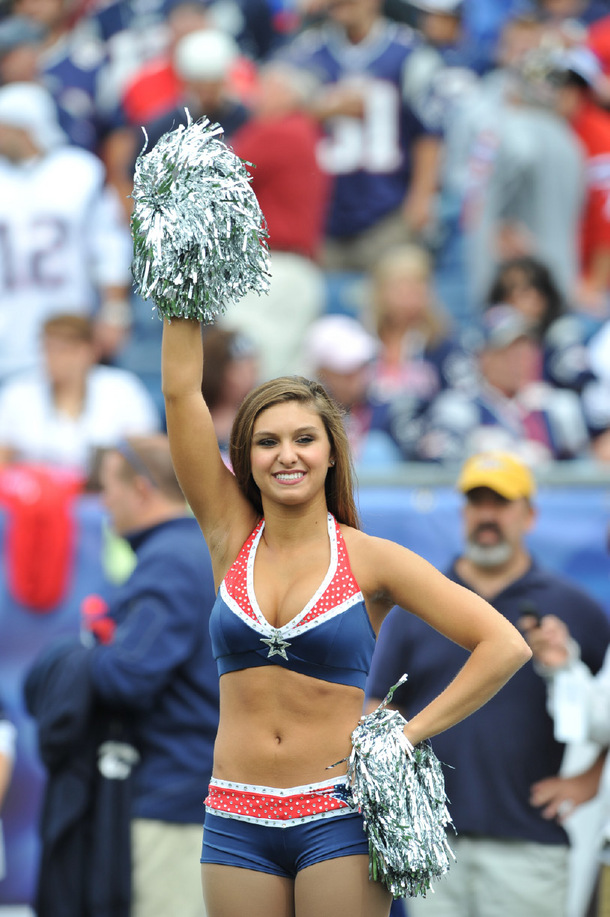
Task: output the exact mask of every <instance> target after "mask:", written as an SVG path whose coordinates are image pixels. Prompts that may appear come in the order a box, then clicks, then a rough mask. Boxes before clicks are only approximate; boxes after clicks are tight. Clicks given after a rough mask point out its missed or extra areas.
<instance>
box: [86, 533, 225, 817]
mask: <svg viewBox="0 0 610 917" xmlns="http://www.w3.org/2000/svg"><path fill="white" fill-rule="evenodd" d="M128 541H129V542H130V544H131V546H132V548H133V550H134V551H135V553H136V557H137V564H136V567H135V569H134V571H133V573H132V575H131V576H130V577H129V579H128V580H127V582H126V583H124V584H123V585H122V586H121V587H120V588H119V589H118V590H117V593H116V595H115V596H114V598H113V600H112V601H111V606H110V607H111V613H112V615H113V617H115V619H116V621H117V624H118V626H117V629H116V631H115V635H114V640H113V642H112V643H110V644H107V645H99V646H96V647H94V648H93V649H92V650H90V653H91V660H90V664H91V677H92V681H93V685H94V690H95V693H96V695H97V696H98V697H99V698H100V699H102V700H103V701H104V702H105V704H106V705H107V706H110V707H111V708H118V709H120V710H121V711H124V712H126V713H127V712H132V713H133V714H135V716H134V735H133V739H134V744H135V746H136V748H137V749H138V751H139V754H140V762H139V764H138V765H137V767H136V768H135V771H134V778H133V812H132V814H133V816H134V817H137V818H151V819H159V820H161V821H168V822H181V823H192V824H197V823H202V822H203V812H204V810H203V800H204V799H205V796H206V794H207V787H208V783H209V780H210V775H211V772H212V753H213V744H214V739H215V737H216V729H217V726H218V675H217V672H216V665H215V663H214V660H213V658H212V652H211V648H210V638H209V632H208V619H209V615H210V612H211V610H212V606H213V605H214V601H215V598H216V596H215V592H214V581H213V576H212V567H211V563H210V558H209V554H208V551H207V547H206V544H205V541H204V539H203V536H202V534H201V531H200V530H199V527H198V525H197V523H196V522H195V520H194V519H192V518H189V517H183V518H177V519H172V520H170V521H168V522H164V523H162V524H160V525H157V526H153V527H152V528H149V529H145V530H142V531H139V532H135V533H133V534H132V535H130V536H128Z"/></svg>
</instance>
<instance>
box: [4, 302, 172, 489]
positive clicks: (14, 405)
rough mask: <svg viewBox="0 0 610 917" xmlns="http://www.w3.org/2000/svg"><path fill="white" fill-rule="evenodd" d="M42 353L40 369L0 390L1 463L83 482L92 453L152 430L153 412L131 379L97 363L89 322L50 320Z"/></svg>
mask: <svg viewBox="0 0 610 917" xmlns="http://www.w3.org/2000/svg"><path fill="white" fill-rule="evenodd" d="M42 349H43V354H44V365H43V367H42V368H41V370H40V371H35V372H33V373H31V374H26V375H23V376H20V377H18V378H16V379H14V380H10V381H8V382H7V383H6V384H5V385H4V387H3V388H2V389H1V390H0V464H1V463H5V462H8V461H18V462H34V463H38V464H47V465H55V466H61V467H65V468H70V469H72V470H74V471H78V472H80V473H81V474H83V475H84V476H85V477H86V476H87V475H88V474H89V473H90V472H91V463H92V461H93V458H94V455H95V450H96V449H101V448H110V447H112V446H115V445H116V444H117V443H118V442H119V441H120V440H121V439H123V438H124V437H125V436H129V435H133V436H137V435H148V434H152V433H156V432H158V430H159V427H160V418H159V414H158V412H157V409H156V407H155V405H154V404H153V402H152V400H151V398H150V396H149V395H148V393H147V391H146V389H145V388H144V386H143V385H142V383H141V382H140V380H139V379H138V378H137V376H135V375H133V374H132V373H130V372H128V371H127V370H123V369H115V368H114V367H111V366H100V365H98V364H96V362H95V344H94V326H93V322H92V321H91V319H89V318H86V317H85V316H82V315H71V314H59V315H53V316H51V317H50V318H48V319H47V320H46V321H45V323H44V324H43V327H42Z"/></svg>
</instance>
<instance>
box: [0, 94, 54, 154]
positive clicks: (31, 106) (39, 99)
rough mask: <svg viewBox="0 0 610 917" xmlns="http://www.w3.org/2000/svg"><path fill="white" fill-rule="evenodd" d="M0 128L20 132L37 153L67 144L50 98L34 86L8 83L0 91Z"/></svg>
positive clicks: (49, 95)
mask: <svg viewBox="0 0 610 917" xmlns="http://www.w3.org/2000/svg"><path fill="white" fill-rule="evenodd" d="M0 124H7V125H10V126H11V127H21V128H23V129H24V130H26V131H27V132H28V133H29V134H30V136H31V138H32V140H33V141H34V143H35V144H36V145H37V146H38V147H40V149H41V150H50V149H52V148H53V147H55V146H60V145H61V144H64V143H67V137H66V135H65V134H64V132H63V131H62V129H61V128H60V126H59V123H58V121H57V107H56V105H55V102H54V101H53V96H52V95H51V94H50V93H49V92H47V90H46V89H44V88H43V87H42V86H38V85H37V84H36V83H9V84H8V85H6V86H2V87H1V88H0Z"/></svg>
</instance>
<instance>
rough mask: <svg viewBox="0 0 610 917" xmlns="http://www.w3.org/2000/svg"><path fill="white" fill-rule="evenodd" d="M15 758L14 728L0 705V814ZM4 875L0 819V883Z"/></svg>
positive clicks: (0, 823) (0, 821)
mask: <svg viewBox="0 0 610 917" xmlns="http://www.w3.org/2000/svg"><path fill="white" fill-rule="evenodd" d="M14 758H15V727H14V726H13V724H12V723H11V721H10V720H9V719H8V717H7V715H6V712H5V710H4V707H3V706H2V704H1V703H0V812H2V803H3V802H4V799H5V796H6V793H7V791H8V787H9V783H10V781H11V773H12V770H13V761H14ZM5 873H6V867H5V861H4V842H3V836H2V820H1V819H0V881H2V879H3V878H4V876H5Z"/></svg>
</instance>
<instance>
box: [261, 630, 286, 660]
mask: <svg viewBox="0 0 610 917" xmlns="http://www.w3.org/2000/svg"><path fill="white" fill-rule="evenodd" d="M261 643H265V644H266V645H267V646H268V647H269V652H268V653H267V659H271V657H272V656H281V657H282V659H285V660H286V661H288V656H287V654H286V647H288V646H290V645H291V644H290V643H288V641H287V640H284V638H283V637H282V635H281V634H280V633H278V632H276V633H275V634H274V635H273V636H272V637H269V639H267V640H265V638H264V637H261Z"/></svg>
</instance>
